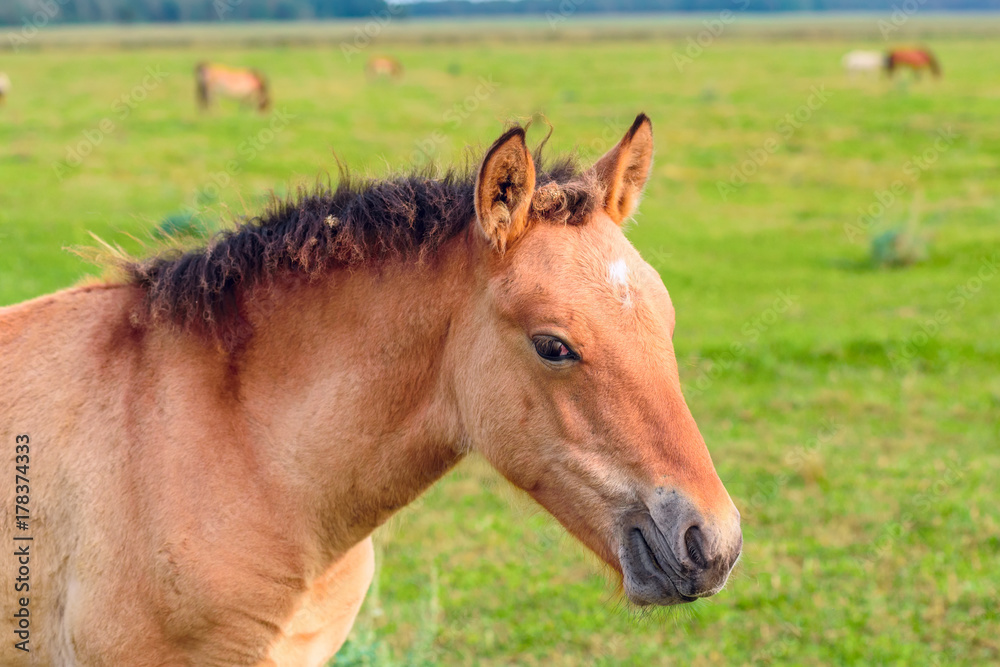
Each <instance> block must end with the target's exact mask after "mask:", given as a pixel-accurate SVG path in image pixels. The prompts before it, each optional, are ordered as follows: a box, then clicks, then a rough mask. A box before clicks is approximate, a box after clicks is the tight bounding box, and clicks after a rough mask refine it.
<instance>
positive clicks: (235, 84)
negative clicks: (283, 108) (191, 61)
mask: <svg viewBox="0 0 1000 667" xmlns="http://www.w3.org/2000/svg"><path fill="white" fill-rule="evenodd" d="M194 77H195V84H196V87H197V93H198V104H199V106H201V108H202V109H208V107H209V106H211V104H212V99H213V98H214V97H216V96H218V95H224V96H226V97H232V98H235V99H238V100H240V102H242V103H244V104H251V105H254V106H256V107H257V110H258V111H267V108H268V107H269V106H270V104H271V98H270V96H269V95H268V92H267V81H266V80H265V79H264V76H263V75H262V74H261V73H260V72H258V71H257V70H255V69H244V68H236V67H227V66H225V65H215V64H211V63H198V65H197V66H196V67H195V68H194Z"/></svg>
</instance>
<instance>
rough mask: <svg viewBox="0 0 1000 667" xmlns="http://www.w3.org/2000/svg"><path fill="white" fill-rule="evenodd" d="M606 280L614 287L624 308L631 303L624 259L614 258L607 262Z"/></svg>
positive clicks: (627, 273)
mask: <svg viewBox="0 0 1000 667" xmlns="http://www.w3.org/2000/svg"><path fill="white" fill-rule="evenodd" d="M608 282H609V283H611V287H613V288H614V290H615V293H617V294H618V298H620V299H621V300H622V305H623V306H625V307H626V308H628V307H630V306H631V305H632V286H631V284H630V283H629V271H628V264H626V263H625V260H624V259H616V260H615V261H613V262H611V263H609V264H608Z"/></svg>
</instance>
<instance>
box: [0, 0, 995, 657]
mask: <svg viewBox="0 0 1000 667" xmlns="http://www.w3.org/2000/svg"><path fill="white" fill-rule="evenodd" d="M876 18H877V17H871V18H868V19H857V20H855V21H854V23H853V24H852V25H854V26H855V28H856V33H854V34H855V35H856V36H854V37H852V36H851V34H850V33H844V34H840V33H838V34H835V35H821V36H820V37H817V38H810V37H808V36H807V35H806V36H796V35H795V34H777V33H773V32H769V30H768V29H767V26H766V25H765V24H763V23H762V22H760V21H759V20H758V19H754V21H755V22H756V24H755V25H756V26H757V27H756V28H755V29H753V30H751V29H747V27H746V25H744V24H743V23H741V17H739V16H737V17H736V19H735V21H734V22H733V24H732V25H731V26H728V27H727V28H726V31H728V32H726V31H724V32H723V34H722V35H721V36H720V37H718V38H716V39H714V40H712V42H711V43H710V44H708V46H706V47H705V48H704V49H703V52H702V53H701V54H697V57H695V58H693V59H692V60H691V62H685V63H682V65H683V66H682V67H681V68H678V66H677V65H676V63H675V58H674V55H675V53H676V54H683V53H684V50H685V49H686V48H687V47H688V42H687V36H691V37H695V36H696V35H697V34H698V32H699V31H700V30H701V29H702V27H701V26H700V25H699V24H698V22H696V21H688V23H686V24H683V25H682V26H681V27H680V28H678V27H677V26H674V27H673V28H672V33H671V35H672V36H663V35H661V34H658V33H656V31H655V30H653V31H650V29H649V26H650V25H652V26H653V27H654V28H655V27H657V26H659V27H661V28H662V27H663V26H665V25H668V23H667V22H665V21H664V20H658V21H660V23H656V21H651V22H648V23H645V24H643V23H635V24H634V35H631V36H630V33H629V30H630V29H626V28H628V26H625V27H622V25H624V24H622V25H618V27H617V28H616V30H617V31H618V32H617V33H615V34H614V35H607V36H606V37H607V38H601V39H596V38H595V39H592V40H590V39H588V37H594V36H595V35H596V36H597V37H600V27H599V24H597V23H591V24H585V29H584V28H580V27H575V28H574V26H575V25H576V24H574V23H573V21H572V20H571V21H568V22H567V23H566V26H565V29H566V30H567V31H569V32H568V33H566V35H568V37H567V36H566V35H564V34H563V33H561V32H560V31H561V30H563V28H564V27H563V26H562V25H561V24H559V25H557V26H556V28H555V29H554V30H551V29H550V28H549V27H548V25H547V24H546V23H545V22H544V20H542V21H541V22H539V23H536V24H533V25H531V26H520V25H519V24H517V23H507V24H504V26H503V27H502V28H498V30H500V31H501V34H499V35H496V34H494V35H491V34H488V32H489V31H488V29H487V28H485V27H483V26H482V25H476V26H470V27H468V30H463V31H462V33H463V35H464V36H463V37H462V38H461V39H457V38H454V37H453V35H454V32H455V29H454V26H452V27H450V28H449V29H448V31H444V32H440V33H436V32H435V31H434V30H433V26H427V25H419V24H418V25H412V26H410V25H406V24H402V25H394V26H392V28H393V31H394V32H393V33H392V35H396V36H399V35H405V36H406V37H407V39H402V38H400V39H393V38H392V35H390V34H389V33H388V32H387V33H386V36H385V39H383V40H381V41H380V39H379V38H376V40H375V42H374V43H373V44H372V45H370V46H368V47H367V48H366V49H362V51H361V53H360V55H356V56H355V57H353V58H351V59H347V58H346V57H345V55H344V53H343V50H342V48H341V46H340V42H339V40H340V39H345V38H346V39H353V37H352V36H351V35H352V34H353V33H352V31H351V27H350V26H348V27H342V28H338V29H337V31H334V32H331V33H330V34H329V35H327V37H325V38H324V39H319V40H313V41H311V42H310V43H309V44H308V45H304V46H295V45H294V44H293V42H294V40H292V39H289V40H288V42H287V43H286V42H281V40H278V41H279V42H280V43H275V44H268V45H264V46H261V47H259V48H250V47H246V46H239V45H229V46H215V47H213V46H210V45H203V46H199V47H195V46H189V47H183V48H182V47H180V46H175V47H171V46H170V44H169V43H168V42H169V40H168V41H167V42H164V45H163V46H160V47H156V48H146V49H128V50H118V49H116V48H103V47H101V46H100V40H99V39H97V38H94V39H93V40H92V42H91V43H90V45H89V46H88V47H87V48H78V49H72V50H71V49H66V48H62V49H60V48H56V47H57V46H58V42H59V39H57V37H58V35H59V34H61V33H59V32H52V33H48V34H47V36H46V34H44V31H43V33H42V34H40V35H39V37H38V39H39V40H40V41H39V43H38V44H39V45H46V47H45V48H41V49H37V50H24V51H22V52H19V53H12V52H8V53H2V54H0V70H3V71H6V72H7V73H8V74H9V75H10V77H11V79H12V80H13V82H14V84H13V85H14V87H13V93H12V95H11V96H10V98H9V100H8V102H7V104H6V105H5V106H4V107H2V108H0V305H6V304H10V303H14V302H17V301H19V300H23V299H27V298H30V297H33V296H37V295H39V294H43V293H45V292H49V291H54V290H56V289H59V288H62V287H66V286H69V285H72V284H73V283H74V282H76V281H77V280H79V279H80V278H82V277H84V276H86V275H88V274H92V273H95V272H96V271H97V269H95V268H94V267H91V266H88V265H86V264H85V263H83V262H82V261H81V260H80V259H78V257H77V256H76V255H74V254H72V253H70V252H68V251H67V250H66V248H67V247H71V246H76V245H87V244H93V241H92V239H91V237H90V236H89V234H88V232H93V233H95V234H97V235H99V236H100V237H101V238H103V239H105V240H107V241H109V242H112V243H120V244H122V245H123V246H124V247H125V248H127V249H129V250H133V251H134V250H136V249H137V248H138V243H137V242H136V241H135V240H134V239H136V238H138V239H145V238H148V233H149V230H151V229H152V228H153V227H155V226H156V225H157V224H158V223H159V222H160V221H161V220H163V219H164V218H165V217H167V216H169V215H171V214H175V213H177V212H179V211H183V210H185V209H188V208H190V207H195V208H197V209H198V210H199V211H201V212H202V214H203V215H204V216H205V217H207V218H210V219H217V218H220V217H229V218H231V217H233V216H236V215H243V214H246V213H252V212H253V211H255V210H257V209H258V208H259V207H260V206H261V203H262V202H263V201H264V200H265V199H266V197H267V194H268V192H269V191H270V190H272V189H273V190H274V191H276V192H278V193H279V194H280V193H284V192H288V191H290V190H292V189H294V188H295V187H297V186H299V185H310V184H312V183H314V182H315V180H316V178H317V177H318V176H319V177H322V178H326V174H334V175H335V174H336V173H337V166H336V160H335V157H334V154H336V157H337V158H339V159H340V160H342V161H343V162H345V163H346V164H348V165H350V166H351V167H352V169H353V170H355V171H357V172H364V173H370V174H374V175H384V174H387V173H389V171H391V170H392V169H401V168H403V167H405V166H406V165H407V164H410V163H413V162H417V163H421V164H422V163H425V162H427V161H428V160H429V159H431V158H432V159H433V160H434V161H436V162H438V163H441V164H450V163H453V162H459V161H462V160H463V159H465V155H466V147H467V146H472V147H474V149H475V150H474V152H473V154H474V155H478V154H479V150H480V149H481V148H482V147H483V146H484V145H488V144H489V142H491V141H492V140H493V139H494V138H495V137H496V136H497V135H498V134H499V133H500V131H501V130H502V127H503V124H504V122H505V121H508V120H512V119H521V120H526V119H528V118H530V117H533V116H534V117H535V118H536V122H535V124H534V126H533V128H532V130H531V132H530V136H531V137H533V138H534V140H536V141H537V140H540V139H541V138H542V137H543V136H544V133H545V127H544V123H543V122H541V119H540V118H539V115H543V116H544V118H546V119H548V121H549V122H550V123H551V124H552V125H553V126H554V128H555V132H554V134H553V136H552V140H551V142H550V144H549V145H550V146H551V147H552V148H551V150H553V151H562V150H569V149H572V148H574V147H576V148H577V149H578V151H579V153H580V155H581V157H582V158H583V159H585V160H591V159H593V158H595V157H596V156H598V155H599V154H601V153H602V152H603V151H604V150H606V149H607V148H609V147H610V146H611V145H612V144H613V143H614V141H616V140H617V138H618V137H619V136H620V135H621V133H623V132H624V130H625V129H626V128H627V127H628V124H629V123H630V122H631V120H632V118H633V117H634V116H635V114H636V113H637V112H638V111H646V112H647V113H648V114H649V115H650V116H651V117H652V119H653V122H654V129H655V132H656V137H657V144H658V154H657V159H656V163H655V165H654V173H653V176H652V178H651V181H650V184H649V186H648V189H647V192H646V196H645V199H644V202H643V204H642V207H641V209H640V214H639V215H638V216H637V219H636V223H635V224H634V225H633V226H632V227H631V228H630V230H629V232H628V233H629V236H630V238H631V239H632V240H633V242H634V243H635V244H636V246H637V247H639V249H640V250H641V251H643V252H644V254H645V256H646V257H647V258H648V259H649V261H650V262H651V263H652V264H653V265H654V266H655V267H656V268H657V269H658V270H659V271H660V273H661V274H662V276H663V279H664V281H665V283H666V285H667V288H668V289H669V290H670V292H671V295H672V297H673V300H674V303H675V306H676V309H677V314H678V325H677V332H676V339H675V345H676V348H677V352H678V357H679V361H680V363H681V379H682V381H683V383H684V385H685V391H686V394H687V396H688V401H689V404H690V406H691V409H692V412H693V413H694V415H695V418H696V419H697V420H698V422H699V424H700V427H701V430H702V433H703V434H704V436H705V439H706V441H707V442H708V444H709V447H710V449H711V451H712V454H713V457H714V460H715V462H716V466H717V468H718V470H719V473H720V475H721V477H722V479H723V481H724V482H725V483H726V485H727V488H728V489H729V491H730V494H731V495H732V497H733V499H734V500H735V502H736V504H737V506H738V507H739V508H740V510H741V512H742V513H743V520H744V523H743V529H744V539H745V547H744V555H743V558H742V561H741V563H740V565H739V566H738V568H737V570H736V572H735V573H734V576H733V577H732V579H731V580H730V583H729V585H728V586H727V588H726V589H725V590H724V591H723V592H721V593H720V594H719V595H718V596H716V597H714V598H712V599H709V600H704V601H700V602H698V603H696V604H695V605H693V606H687V607H684V608H682V609H676V610H673V611H666V612H652V613H651V612H645V611H637V610H634V609H630V608H629V607H628V605H627V604H625V603H624V602H622V601H621V599H620V597H619V594H618V593H617V592H616V589H615V587H614V583H613V582H609V580H608V577H607V576H606V573H605V572H604V570H603V569H602V568H601V567H600V566H599V565H598V564H597V563H596V560H595V558H594V557H592V556H590V555H588V554H587V553H585V552H584V550H583V548H582V547H580V546H578V545H577V544H576V543H574V542H573V540H571V539H570V538H568V537H566V536H565V535H564V534H563V532H562V530H561V529H560V528H559V527H558V526H557V525H556V524H555V523H554V521H553V520H551V519H550V518H548V516H546V515H544V514H542V513H541V511H540V510H537V509H536V508H534V507H533V506H532V505H531V503H530V502H529V501H527V500H525V499H524V498H523V497H521V496H519V495H518V494H517V493H515V492H513V491H511V490H509V488H508V487H507V485H506V483H505V482H503V481H502V480H500V479H499V478H498V476H497V475H496V474H495V473H493V472H492V471H491V470H490V469H489V468H488V466H487V465H486V464H485V463H484V462H483V461H481V460H476V459H472V460H470V461H468V462H467V463H465V464H463V465H462V466H461V467H460V468H459V469H458V470H456V471H455V472H454V473H453V474H451V475H449V476H448V477H447V478H446V479H445V480H444V481H442V482H441V483H439V484H438V485H437V486H435V487H434V488H433V489H432V490H431V491H430V492H428V493H427V494H426V495H425V496H424V497H423V498H422V499H421V500H420V501H419V502H417V503H416V504H415V505H414V506H412V507H409V508H407V509H406V510H404V511H403V512H401V513H400V514H399V515H398V517H396V518H395V519H393V520H392V522H391V523H390V525H388V526H386V527H385V528H383V529H381V530H380V531H379V533H378V535H377V545H378V558H379V571H378V575H377V581H376V584H375V585H374V586H373V589H372V591H371V593H370V595H369V598H368V601H367V602H366V606H365V608H364V609H363V611H362V614H361V617H360V618H359V622H358V624H357V626H356V628H355V632H354V634H353V635H352V639H351V641H350V643H349V644H348V645H347V646H346V647H345V649H344V650H343V651H342V654H341V655H340V656H339V657H338V659H337V661H336V663H335V664H337V665H348V664H358V665H361V664H378V665H393V664H395V665H429V664H434V665H437V664H442V665H459V664H461V665H515V664H516V665H547V666H552V665H593V664H601V665H650V664H655V665H722V664H725V665H745V664H796V665H831V664H857V665H876V664H878V665H918V664H929V665H953V664H966V665H984V664H987V663H990V662H994V663H995V662H998V661H1000V612H998V605H1000V590H998V589H1000V571H998V565H1000V509H998V506H997V504H998V501H1000V491H998V489H1000V339H998V332H1000V312H998V310H1000V308H998V306H1000V189H998V186H1000V124H998V122H997V118H998V113H1000V77H998V76H997V73H998V72H1000V41H998V40H997V39H996V38H995V37H996V35H997V34H1000V19H992V20H991V21H992V23H990V20H986V19H983V20H975V21H972V22H970V23H969V26H970V35H971V34H972V32H973V30H974V31H975V36H970V37H963V36H962V31H961V30H960V29H953V30H951V31H950V32H949V33H948V34H940V35H937V36H935V33H934V32H933V30H932V27H933V25H934V24H933V23H932V22H929V23H924V24H919V22H918V21H917V20H916V19H914V22H913V23H912V24H910V25H908V26H906V29H907V30H912V29H913V28H914V26H917V25H923V26H925V27H926V28H927V29H928V30H930V31H931V32H930V33H928V34H929V35H930V37H929V38H928V39H925V40H924V41H928V42H929V43H930V45H931V46H932V47H933V48H934V49H935V51H936V52H937V54H938V56H939V58H940V60H941V62H942V64H943V67H944V72H945V76H944V78H943V79H942V80H940V81H931V80H923V81H919V82H913V81H899V82H892V83H890V82H887V81H885V80H884V79H882V78H879V77H869V78H864V77H861V78H857V79H854V80H852V79H850V78H848V77H847V76H846V75H845V74H844V73H843V72H842V71H841V69H840V58H841V56H842V55H843V53H845V52H846V51H848V50H850V49H853V48H875V49H879V48H883V47H884V46H885V42H883V41H882V40H881V39H880V37H879V33H878V30H877V29H876V28H875V27H874V24H875V21H876ZM813 20H819V19H813ZM973 23H974V25H973ZM358 25H362V24H358ZM586 26H589V27H586ZM684 26H687V27H686V28H684ZM953 27H954V26H953ZM522 28H523V30H529V29H530V30H531V31H533V32H530V33H529V34H530V35H535V36H536V37H537V38H532V39H524V38H523V36H524V33H523V32H522ZM101 30H103V33H101V31H100V30H98V31H95V34H98V33H100V34H111V32H110V31H109V30H108V29H101ZM241 30H246V29H241ZM573 30H575V31H576V32H572V31H573ZM644 30H645V32H644ZM685 30H687V33H686V34H685V32H684V31H685ZM419 31H425V33H420V32H419ZM449 31H450V32H449ZM470 31H473V34H472V36H471V37H470V35H469V32H470ZM474 31H479V32H478V33H475V32H474ZM67 32H70V31H67ZM250 32H252V29H251V30H250ZM72 34H73V36H74V38H76V39H79V38H80V37H81V35H83V36H84V37H86V35H87V33H86V32H85V31H73V32H72ZM200 34H203V33H200ZM421 34H425V36H426V38H425V39H421V38H420V35H421ZM803 34H805V33H803ZM902 34H903V33H902V32H901V33H900V35H902ZM53 35H55V36H53ZM334 35H341V37H336V36H334ZM449 35H452V37H449ZM504 35H507V37H505V36H504ZM988 35H992V36H993V37H992V38H987V37H986V36H988ZM561 37H565V38H561ZM45 40H48V41H45ZM208 41H211V40H208ZM222 41H223V40H220V43H221V42H222ZM283 44H284V45H283ZM49 46H51V48H49ZM374 53H391V54H394V55H396V56H397V57H399V58H400V59H401V60H402V62H403V63H404V65H405V67H406V71H405V75H404V76H403V78H402V80H400V81H398V82H385V81H383V82H375V83H371V82H368V81H367V80H366V78H365V76H364V73H363V67H364V62H365V60H366V58H367V57H368V56H369V55H370V54H374ZM201 59H207V60H216V61H222V62H227V63H232V64H243V65H252V66H255V67H258V68H260V69H261V70H263V71H265V72H266V73H267V75H268V76H269V78H270V80H271V86H272V89H273V92H274V98H275V110H274V111H275V114H280V116H279V115H271V116H259V115H256V114H254V113H251V112H249V111H246V110H242V109H239V108H238V107H237V106H236V105H235V104H223V105H222V107H221V108H219V109H216V110H215V111H213V112H212V113H210V114H207V115H204V114H200V113H198V112H197V111H196V109H195V107H194V95H193V93H194V91H193V80H192V68H193V66H194V64H195V62H197V61H198V60H201ZM150 72H153V73H159V74H157V76H158V77H159V80H158V79H157V77H153V76H152V75H151V74H150ZM144 79H145V82H144ZM810 104H811V107H810ZM126 111H127V113H126ZM787 114H791V115H792V116H791V121H789V120H788V119H787V118H786V115H787ZM796 114H798V117H797V119H796ZM105 119H106V120H105ZM88 149H89V150H88ZM84 151H87V152H88V154H87V155H86V156H82V155H81V153H83V152H84ZM74 152H75V155H77V156H79V157H80V160H79V164H78V165H75V164H72V163H76V162H77V160H76V159H75V157H74ZM741 181H745V183H742V182H741ZM720 183H724V184H727V185H728V186H730V187H721V188H720V185H719V184H720ZM894 184H895V185H894ZM720 190H723V191H724V192H720ZM890 198H891V199H892V201H891V202H890ZM880 200H881V201H880ZM879 207H881V208H882V209H883V211H882V213H881V215H876V217H875V218H874V219H868V218H864V219H861V220H860V221H859V216H860V214H859V210H861V211H868V210H869V209H871V211H873V212H875V213H876V214H877V213H878V209H879ZM866 215H867V214H866ZM906 225H910V226H912V225H917V226H918V234H920V235H924V236H926V242H927V257H926V260H925V261H923V262H921V263H917V264H915V265H912V266H909V267H907V268H897V269H882V268H875V267H873V266H872V265H871V264H870V263H869V261H868V257H869V248H870V245H871V241H872V238H873V237H874V236H877V235H879V234H881V233H883V232H885V231H887V230H892V229H896V228H900V227H903V226H906ZM0 391H2V390H0Z"/></svg>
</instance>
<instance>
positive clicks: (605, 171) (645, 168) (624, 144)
mask: <svg viewBox="0 0 1000 667" xmlns="http://www.w3.org/2000/svg"><path fill="white" fill-rule="evenodd" d="M652 163H653V125H652V123H650V122H649V118H647V117H646V116H645V115H640V116H639V117H638V118H636V120H635V123H633V124H632V127H631V129H629V131H628V133H626V135H625V137H624V138H623V139H622V140H621V141H620V142H619V143H618V145H617V146H615V147H614V148H612V149H611V150H610V151H608V152H607V153H606V154H605V155H604V157H602V158H601V159H600V160H598V161H597V163H596V164H595V165H594V167H593V171H594V175H595V177H596V178H597V179H598V180H599V181H601V182H603V183H605V184H606V189H605V197H604V207H605V211H606V212H607V214H608V216H609V217H610V218H611V219H612V220H614V221H615V222H616V223H618V224H621V223H622V222H624V221H625V220H627V219H628V217H629V216H630V215H632V213H633V212H635V209H636V207H637V206H638V205H639V197H640V195H641V194H642V189H643V188H644V187H645V186H646V180H647V179H648V178H649V169H650V166H651V165H652Z"/></svg>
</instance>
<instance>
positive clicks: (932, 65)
mask: <svg viewBox="0 0 1000 667" xmlns="http://www.w3.org/2000/svg"><path fill="white" fill-rule="evenodd" d="M900 67H908V68H910V69H911V70H913V73H914V74H915V75H916V76H920V72H921V71H923V70H925V69H927V70H930V71H931V73H932V74H933V75H934V76H935V77H940V76H941V66H940V65H939V64H938V61H937V59H936V58H935V57H934V54H933V53H931V52H930V51H929V50H927V49H896V50H894V51H889V53H887V54H886V56H885V71H886V72H888V74H889V76H890V77H892V75H893V73H894V72H895V71H896V70H897V69H898V68H900Z"/></svg>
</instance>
